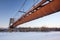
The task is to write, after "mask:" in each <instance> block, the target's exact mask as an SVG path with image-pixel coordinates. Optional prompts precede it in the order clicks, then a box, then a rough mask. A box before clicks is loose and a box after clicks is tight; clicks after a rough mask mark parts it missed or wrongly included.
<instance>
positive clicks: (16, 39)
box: [0, 32, 60, 40]
mask: <svg viewBox="0 0 60 40" xmlns="http://www.w3.org/2000/svg"><path fill="white" fill-rule="evenodd" d="M0 40H60V32H0Z"/></svg>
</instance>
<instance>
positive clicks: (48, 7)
mask: <svg viewBox="0 0 60 40" xmlns="http://www.w3.org/2000/svg"><path fill="white" fill-rule="evenodd" d="M46 1H47V0H42V1H41V2H40V3H38V4H37V5H36V6H34V7H32V8H31V10H29V11H28V12H26V13H25V14H24V15H22V17H21V18H19V19H18V20H17V21H16V22H14V23H13V24H12V25H11V26H10V28H15V27H16V26H18V25H20V24H23V23H26V22H29V21H31V20H34V19H37V18H41V17H44V16H46V15H49V14H53V13H54V12H57V11H60V0H52V1H49V3H47V4H45V5H43V4H44V3H45V2H46Z"/></svg>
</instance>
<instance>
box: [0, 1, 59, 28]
mask: <svg viewBox="0 0 60 40" xmlns="http://www.w3.org/2000/svg"><path fill="white" fill-rule="evenodd" d="M24 1H25V0H0V28H1V27H2V28H6V27H8V26H9V20H10V18H12V17H14V18H15V20H17V19H18V18H19V17H20V16H22V15H23V13H20V12H18V11H19V10H20V8H21V7H22V3H24ZM35 1H36V0H35ZM35 1H34V0H27V1H26V3H25V5H24V7H23V8H22V9H21V10H24V11H27V10H29V9H30V8H31V7H32V5H33V3H34V2H35ZM40 1H41V0H38V1H37V2H40ZM16 13H17V14H16ZM59 13H60V12H57V13H55V14H52V15H49V16H46V17H43V18H39V19H36V20H34V21H31V22H28V23H24V24H22V25H19V26H20V27H36V26H37V27H41V26H51V27H54V26H57V27H59V26H60V18H59V17H60V14H59ZM15 15H16V16H15Z"/></svg>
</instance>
